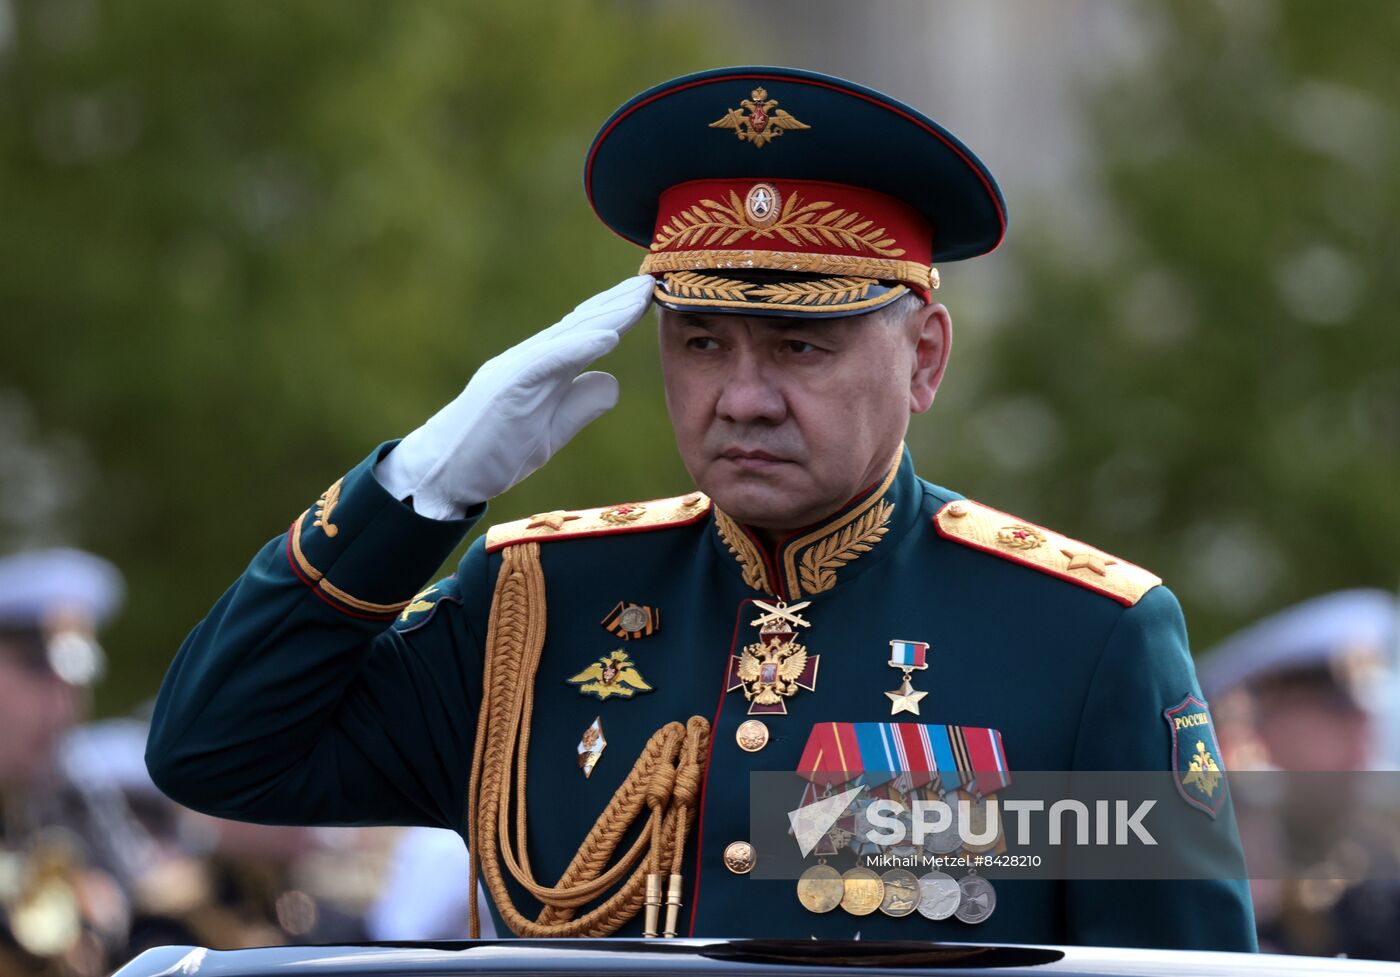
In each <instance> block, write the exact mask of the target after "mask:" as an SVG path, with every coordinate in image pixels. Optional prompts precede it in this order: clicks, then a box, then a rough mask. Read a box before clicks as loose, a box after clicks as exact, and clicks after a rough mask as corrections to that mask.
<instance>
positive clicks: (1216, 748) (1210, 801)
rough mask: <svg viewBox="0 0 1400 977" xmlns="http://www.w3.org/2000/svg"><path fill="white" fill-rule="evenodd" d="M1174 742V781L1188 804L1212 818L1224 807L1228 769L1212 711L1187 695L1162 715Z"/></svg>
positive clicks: (1198, 700)
mask: <svg viewBox="0 0 1400 977" xmlns="http://www.w3.org/2000/svg"><path fill="white" fill-rule="evenodd" d="M1162 715H1163V717H1164V718H1165V719H1166V720H1167V728H1168V729H1170V730H1171V738H1172V779H1173V780H1175V781H1176V789H1177V791H1178V792H1180V794H1181V796H1182V797H1183V798H1185V800H1186V803H1188V804H1190V805H1191V806H1192V807H1195V808H1198V809H1199V810H1202V811H1205V812H1206V813H1207V814H1209V815H1210V816H1211V817H1212V818H1213V817H1215V816H1216V815H1217V814H1219V813H1220V808H1221V807H1222V806H1223V805H1224V803H1225V767H1224V765H1223V762H1222V761H1221V759H1220V745H1219V744H1218V743H1217V742H1216V741H1215V727H1214V726H1213V725H1212V724H1211V720H1210V710H1209V709H1208V708H1207V707H1206V704H1205V703H1204V702H1202V701H1201V700H1200V699H1197V698H1196V697H1195V696H1194V695H1188V696H1187V697H1186V698H1184V699H1182V700H1181V701H1180V702H1179V703H1177V704H1176V705H1174V706H1172V707H1171V708H1170V709H1167V710H1165V711H1164V712H1163V713H1162Z"/></svg>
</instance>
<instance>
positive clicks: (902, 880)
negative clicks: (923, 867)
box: [880, 868, 919, 917]
mask: <svg viewBox="0 0 1400 977" xmlns="http://www.w3.org/2000/svg"><path fill="white" fill-rule="evenodd" d="M880 881H881V882H882V883H884V886H885V894H884V896H883V897H882V898H881V900H880V912H882V913H884V914H885V915H886V916H896V917H898V916H908V915H909V914H910V913H912V912H913V911H914V910H915V909H917V908H919V879H918V877H917V876H915V875H914V873H913V872H908V871H905V870H904V869H902V868H892V869H890V870H889V871H888V872H886V873H885V874H884V875H882V876H880Z"/></svg>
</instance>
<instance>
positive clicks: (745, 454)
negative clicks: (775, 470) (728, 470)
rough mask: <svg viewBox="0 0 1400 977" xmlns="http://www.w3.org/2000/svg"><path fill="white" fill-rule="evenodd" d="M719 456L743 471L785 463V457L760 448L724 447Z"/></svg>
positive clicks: (759, 469)
mask: <svg viewBox="0 0 1400 977" xmlns="http://www.w3.org/2000/svg"><path fill="white" fill-rule="evenodd" d="M719 456H720V457H721V458H723V459H725V460H726V461H729V462H731V463H733V464H734V465H735V466H737V467H738V468H740V469H741V470H744V471H762V470H764V469H767V468H772V467H773V466H774V465H782V464H786V463H787V459H786V458H781V457H779V456H778V455H775V454H773V453H772V452H770V451H763V450H761V449H749V448H726V449H725V450H724V451H721V452H720V454H719Z"/></svg>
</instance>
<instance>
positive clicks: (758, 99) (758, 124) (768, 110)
mask: <svg viewBox="0 0 1400 977" xmlns="http://www.w3.org/2000/svg"><path fill="white" fill-rule="evenodd" d="M739 104H740V105H741V106H743V108H742V109H730V110H729V111H728V112H725V113H724V115H723V116H721V117H720V118H718V119H716V120H715V121H714V122H711V123H710V128H711V129H733V130H734V135H736V136H738V137H739V139H740V141H742V142H750V143H753V144H754V145H755V146H758V147H759V148H760V149H761V148H762V147H764V146H766V145H768V144H769V143H770V142H772V141H773V140H774V139H777V138H778V137H779V136H781V135H782V134H783V133H784V132H786V131H788V130H789V129H810V128H812V127H811V126H809V125H807V124H806V123H805V122H799V121H798V120H797V119H795V118H793V117H792V115H790V114H789V113H788V112H786V111H784V110H783V109H780V108H778V100H777V99H776V98H769V97H768V93H767V92H766V91H764V90H763V89H762V88H755V89H754V90H753V98H746V99H743V100H741V101H740V102H739Z"/></svg>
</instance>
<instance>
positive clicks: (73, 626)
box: [0, 549, 128, 977]
mask: <svg viewBox="0 0 1400 977" xmlns="http://www.w3.org/2000/svg"><path fill="white" fill-rule="evenodd" d="M123 595H124V587H123V583H122V578H121V574H120V573H119V572H118V571H117V569H116V567H114V566H113V565H112V564H110V563H108V562H107V561H106V560H104V559H102V558H101V557H97V556H94V555H92V554H91V553H84V552H81V551H79V550H71V549H56V550H35V551H30V552H24V553H18V554H15V555H12V556H7V557H3V558H0V975H4V977H8V975H9V974H11V973H39V972H53V973H59V974H66V975H75V977H87V975H94V977H95V975H97V974H100V973H105V972H106V970H107V969H109V967H110V965H111V963H112V960H111V957H112V954H113V952H114V951H117V950H119V949H120V948H121V947H123V946H124V945H125V941H126V935H127V932H126V931H127V924H128V913H127V904H126V901H125V897H124V896H123V894H122V892H121V889H120V887H119V886H118V884H117V883H116V881H115V880H114V879H113V877H112V876H111V875H110V874H109V873H107V872H105V871H103V870H102V869H100V868H98V867H95V866H94V865H93V864H92V863H91V860H90V855H91V852H90V846H89V845H88V844H87V843H86V840H85V839H84V838H83V836H82V834H81V833H80V832H79V831H77V830H74V827H73V826H72V825H71V824H70V823H68V820H67V818H66V817H65V813H64V812H65V806H64V803H63V800H62V795H63V793H64V786H65V784H64V777H63V773H62V770H61V765H60V764H59V762H58V757H57V748H58V745H59V743H60V741H61V739H62V737H63V736H64V735H65V734H66V733H67V732H68V731H69V730H70V729H72V727H73V726H74V724H75V723H76V722H77V721H78V720H79V719H80V718H81V717H82V715H83V713H84V711H85V709H86V706H87V702H88V691H89V688H90V686H91V685H92V683H93V682H95V681H97V679H98V678H100V677H101V674H102V671H103V668H104V666H105V658H104V655H103V653H102V648H101V646H100V645H99V644H98V642H97V633H98V630H99V629H100V628H101V626H102V625H103V624H104V623H106V622H107V621H108V620H109V619H110V618H111V617H112V616H113V615H114V614H115V613H116V611H117V610H118V608H119V607H120V606H121V603H122V598H123Z"/></svg>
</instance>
